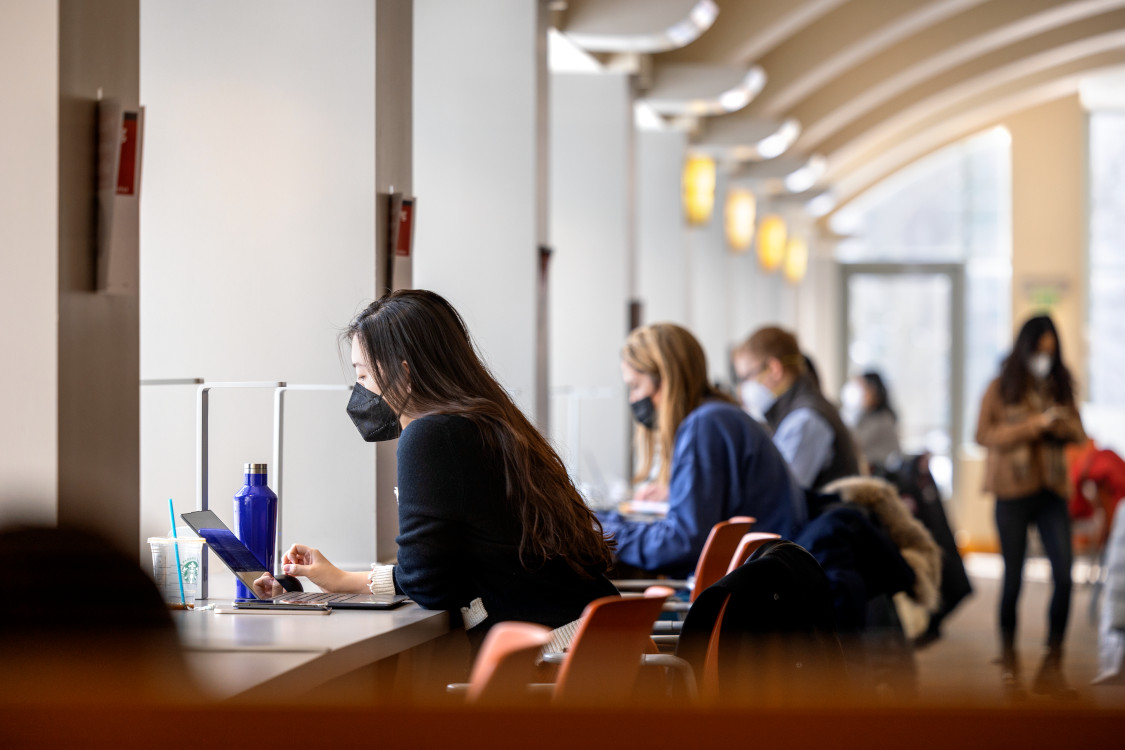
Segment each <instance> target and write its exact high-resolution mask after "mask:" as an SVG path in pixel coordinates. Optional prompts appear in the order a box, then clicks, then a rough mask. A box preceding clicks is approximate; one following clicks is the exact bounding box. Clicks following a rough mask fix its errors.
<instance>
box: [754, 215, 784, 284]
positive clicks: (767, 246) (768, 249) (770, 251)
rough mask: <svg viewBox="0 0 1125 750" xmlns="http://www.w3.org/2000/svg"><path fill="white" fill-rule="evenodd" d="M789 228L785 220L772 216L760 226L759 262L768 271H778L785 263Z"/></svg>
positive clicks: (766, 218)
mask: <svg viewBox="0 0 1125 750" xmlns="http://www.w3.org/2000/svg"><path fill="white" fill-rule="evenodd" d="M788 232H789V230H788V228H787V227H786V226H785V219H783V218H781V217H780V216H778V215H777V214H770V215H769V216H767V217H765V218H764V219H762V223H761V224H759V225H758V262H759V263H761V264H762V268H764V269H765V270H766V271H769V272H771V273H772V272H773V271H776V270H777V268H778V266H780V265H781V264H782V262H784V261H785V251H786V242H787V240H788Z"/></svg>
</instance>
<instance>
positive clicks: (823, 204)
mask: <svg viewBox="0 0 1125 750" xmlns="http://www.w3.org/2000/svg"><path fill="white" fill-rule="evenodd" d="M834 208H836V196H835V195H833V194H832V192H831V191H830V190H825V191H824V192H823V193H821V194H820V195H818V196H816V197H815V198H813V199H812V200H810V201H808V202H807V203H805V211H806V212H808V214H809V216H812V217H814V218H817V219H819V218H820V217H822V216H827V215H828V214H830V213H831V212H832V209H834Z"/></svg>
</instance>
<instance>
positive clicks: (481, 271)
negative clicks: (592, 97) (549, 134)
mask: <svg viewBox="0 0 1125 750" xmlns="http://www.w3.org/2000/svg"><path fill="white" fill-rule="evenodd" d="M545 12H546V10H545V7H544V6H543V4H542V3H541V2H537V1H532V0H477V1H475V2H472V3H465V2H460V1H459V0H415V3H414V186H415V193H416V194H417V196H418V224H417V227H416V229H415V244H416V252H415V255H414V286H415V287H417V288H420V289H430V290H433V291H435V292H437V293H439V294H441V295H443V296H445V297H446V298H447V299H448V300H449V301H450V302H451V303H452V304H453V305H454V307H456V308H457V309H458V311H460V313H461V314H462V316H464V318H465V322H466V324H467V325H468V327H469V331H470V333H471V334H472V335H473V338H474V339H475V340H476V343H477V346H478V347H479V348H480V350H481V352H482V353H483V354H484V356H485V358H486V359H487V361H488V363H489V365H490V366H491V368H492V371H493V373H494V374H495V375H496V377H497V378H498V379H499V380H500V382H501V383H503V384H504V386H505V387H506V388H507V389H508V390H509V392H510V393H512V394H513V396H515V398H516V402H517V403H518V404H519V405H520V407H521V408H522V409H523V410H524V412H525V413H527V414H528V415H532V413H533V411H532V410H533V407H534V405H535V403H536V389H535V345H536V336H535V309H536V308H535V305H536V296H535V288H536V287H535V280H536V268H537V263H538V243H539V241H540V238H541V234H540V227H539V222H540V219H539V218H538V217H539V212H540V204H539V201H540V200H545V196H541V195H540V193H541V192H542V191H541V189H540V186H539V177H540V175H539V166H538V160H539V148H540V143H539V129H540V128H541V127H542V126H543V125H544V124H545V123H544V122H543V121H542V118H543V116H544V114H545V113H543V112H541V111H540V110H541V109H543V107H542V104H543V103H542V102H540V100H539V96H540V91H539V85H540V83H539V80H538V78H539V75H540V73H541V68H543V67H544V66H545V65H546V28H545V26H543V24H542V21H543V15H542V14H544V13H545Z"/></svg>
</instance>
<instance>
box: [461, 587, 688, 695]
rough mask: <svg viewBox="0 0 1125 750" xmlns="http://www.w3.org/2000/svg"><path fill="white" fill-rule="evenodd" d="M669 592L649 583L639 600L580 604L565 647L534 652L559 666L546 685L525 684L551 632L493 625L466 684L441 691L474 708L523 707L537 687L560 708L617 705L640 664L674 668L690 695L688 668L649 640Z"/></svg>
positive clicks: (606, 599) (631, 690) (634, 685)
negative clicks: (462, 694)
mask: <svg viewBox="0 0 1125 750" xmlns="http://www.w3.org/2000/svg"><path fill="white" fill-rule="evenodd" d="M672 594H673V591H672V590H671V589H669V588H666V587H662V586H654V587H652V588H650V589H649V590H647V591H646V592H645V595H644V596H643V597H628V598H626V597H620V596H607V597H603V598H601V599H595V600H594V601H592V602H590V603H589V604H588V605H586V609H585V611H584V612H583V613H582V618H581V620H580V624H579V626H578V630H577V632H576V633H575V635H574V638H573V639H572V640H571V642H570V646H569V648H568V649H567V650H566V651H565V652H562V653H552V654H542V658H543V661H545V662H548V663H553V664H558V665H560V668H559V676H558V680H557V681H556V682H555V683H553V684H547V685H544V684H538V685H535V684H528V683H529V682H530V675H531V674H532V670H533V669H534V665H535V661H536V657H537V656H539V651H540V649H541V648H542V647H543V646H544V645H546V644H547V643H549V642H550V640H551V631H549V630H547V629H546V628H544V627H542V626H539V625H531V624H529V623H500V624H498V625H496V626H495V627H494V628H493V629H492V631H490V632H489V634H488V637H486V638H485V642H484V644H483V645H482V647H481V651H480V654H479V655H478V656H477V661H476V664H474V666H473V672H472V678H471V681H470V683H469V684H468V685H450V686H448V688H447V689H448V690H449V691H450V692H462V691H463V692H465V693H466V698H467V699H468V700H469V701H470V702H473V703H475V704H477V705H482V704H485V703H487V704H489V705H509V706H510V705H517V704H521V703H522V704H527V703H530V702H532V700H533V697H534V696H535V695H537V694H538V695H542V694H543V693H544V692H547V693H549V694H550V700H551V701H552V702H553V703H556V704H560V705H566V706H586V707H590V706H605V705H620V704H622V703H627V702H629V701H630V700H631V699H632V698H633V697H634V695H635V691H636V688H637V683H638V677H639V676H640V672H641V668H642V666H644V665H654V666H657V667H664V668H668V669H678V670H679V672H680V674H681V675H682V676H683V684H684V687H685V689H686V692H687V694H688V695H689V697H694V695H695V679H694V676H693V674H692V672H691V668H690V667H689V666H688V665H687V663H686V662H684V661H683V660H681V659H678V658H676V657H674V656H667V655H661V654H656V653H655V652H656V648H655V646H654V645H653V643H652V640H651V639H650V638H649V633H650V632H651V630H652V624H653V622H654V621H655V620H656V617H657V616H658V615H659V614H660V608H661V605H663V604H664V601H665V600H666V599H667V598H668V597H669V596H671V595H672Z"/></svg>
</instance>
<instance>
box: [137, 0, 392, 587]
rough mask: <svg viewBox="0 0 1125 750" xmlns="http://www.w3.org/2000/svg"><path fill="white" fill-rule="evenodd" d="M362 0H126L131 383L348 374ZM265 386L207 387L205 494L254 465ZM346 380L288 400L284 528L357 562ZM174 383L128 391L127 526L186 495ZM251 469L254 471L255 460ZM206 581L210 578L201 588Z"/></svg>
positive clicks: (353, 444)
mask: <svg viewBox="0 0 1125 750" xmlns="http://www.w3.org/2000/svg"><path fill="white" fill-rule="evenodd" d="M374 14H375V7H374V3H372V2H370V0H353V1H346V2H345V1H339V0H338V1H337V2H333V3H317V4H315V5H314V4H311V3H305V2H300V1H299V0H285V1H283V2H279V1H277V0H248V1H244V2H239V3H227V2H220V1H219V0H209V1H206V2H193V3H179V2H171V1H158V0H143V2H142V8H141V101H142V103H143V104H144V105H145V106H146V107H147V113H146V114H147V122H146V125H147V132H146V143H145V151H146V153H145V164H144V194H143V196H142V199H141V373H142V377H143V378H174V377H204V378H206V379H207V380H210V381H238V380H284V381H288V382H290V383H334V384H343V385H347V384H350V382H351V381H350V375H349V372H348V370H350V365H349V366H347V367H345V366H343V365H342V362H341V360H340V358H339V356H338V349H337V333H338V331H339V330H340V329H341V328H342V327H343V326H345V325H346V324H347V323H348V321H349V319H350V317H351V316H352V315H353V314H354V313H355V312H356V311H357V310H358V309H359V307H360V306H361V305H362V304H364V303H365V302H367V301H369V300H370V299H371V298H372V297H373V295H374V290H375V271H374V227H375V218H374V200H375V179H374V166H375V164H374V162H375V156H374V146H375V117H374V96H375V82H374V66H375V48H374V47H375V41H374V39H375V17H374ZM271 395H272V394H271V393H270V392H268V391H218V392H215V393H214V394H213V395H212V415H213V421H212V426H211V434H212V449H211V481H210V485H209V487H210V497H211V504H212V507H213V508H215V510H216V511H217V512H218V513H219V515H220V516H222V517H224V518H225V519H227V520H228V521H229V520H230V513H231V500H230V497H231V495H232V494H233V493H234V492H235V491H236V490H237V489H238V488H239V486H240V485H241V483H242V464H243V463H244V462H247V461H265V462H269V461H271V458H270V456H271V442H270V440H271V427H272V411H271V404H272V402H271ZM347 397H348V394H347V393H333V394H300V393H296V394H291V398H290V401H289V402H288V403H289V407H288V408H289V419H288V420H287V423H286V430H287V435H288V441H287V444H288V446H289V448H290V450H289V451H287V452H286V460H287V461H288V462H289V463H288V465H287V468H286V474H285V497H284V502H285V506H286V511H285V513H284V514H283V515H284V524H285V528H286V529H287V533H286V537H287V541H298V540H300V541H304V542H307V543H310V544H314V545H316V546H319V547H320V548H321V549H322V550H324V551H325V553H326V554H327V555H328V556H329V557H330V558H331V559H332V560H333V561H334V562H336V563H338V564H341V565H345V566H364V565H365V564H366V563H367V562H369V561H370V560H372V559H373V557H374V533H375V529H374V525H375V523H374V474H375V468H374V466H375V464H374V450H373V448H372V446H370V445H368V444H366V443H363V442H362V441H361V440H360V439H359V437H358V435H357V434H356V432H355V429H354V427H352V425H351V423H350V421H349V420H348V418H347V416H346V414H345V412H344V405H345V403H346V401H347ZM194 418H195V416H194V391H193V389H190V388H182V387H165V388H148V389H145V390H144V393H143V396H142V417H141V435H142V488H141V489H142V500H141V504H142V519H141V521H142V536H147V535H151V534H155V533H164V532H165V531H166V530H167V528H168V526H169V523H168V520H167V506H166V503H167V498H168V497H169V496H173V497H175V499H176V502H177V506H178V507H179V508H183V509H185V510H187V509H188V508H189V507H191V506H192V505H193V503H194V487H195V479H194V459H195V452H194V447H193V446H194V439H195V433H194ZM270 470H271V474H272V472H273V470H274V467H272V466H271V467H270ZM220 593H221V592H220Z"/></svg>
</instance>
